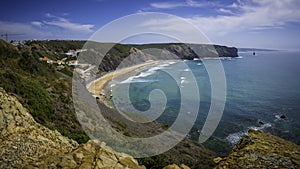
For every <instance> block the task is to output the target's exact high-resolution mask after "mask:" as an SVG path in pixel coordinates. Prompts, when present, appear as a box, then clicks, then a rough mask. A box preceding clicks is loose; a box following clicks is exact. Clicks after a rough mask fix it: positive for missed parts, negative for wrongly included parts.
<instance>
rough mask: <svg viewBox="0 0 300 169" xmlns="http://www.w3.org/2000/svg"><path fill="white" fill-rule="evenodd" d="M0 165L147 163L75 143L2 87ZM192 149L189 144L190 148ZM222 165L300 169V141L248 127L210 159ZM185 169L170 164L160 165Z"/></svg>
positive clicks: (98, 144) (93, 143)
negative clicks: (223, 154) (220, 154)
mask: <svg viewBox="0 0 300 169" xmlns="http://www.w3.org/2000/svg"><path fill="white" fill-rule="evenodd" d="M0 134H1V136H0V168H43V169H44V168H120V169H122V168H133V169H140V168H145V167H144V166H141V165H139V164H138V162H137V161H136V160H135V159H134V158H133V157H131V156H129V155H127V154H124V153H118V152H115V151H114V150H112V149H111V148H110V147H108V146H106V145H105V143H104V142H100V141H98V140H90V141H88V142H87V143H85V144H82V145H79V144H77V143H76V142H75V141H73V140H71V139H68V138H66V137H63V136H62V135H61V134H60V133H59V132H57V131H52V130H50V129H48V128H46V127H44V126H42V125H40V124H38V123H36V122H35V121H34V119H33V118H32V116H31V115H30V114H29V113H28V110H27V109H25V108H24V107H23V106H22V105H21V104H20V103H19V101H18V100H17V99H16V97H14V96H13V95H11V94H8V93H6V92H5V91H4V90H3V89H2V88H0ZM191 148H192V147H191ZM214 161H215V163H216V164H217V166H216V167H215V168H217V169H219V168H220V169H221V168H222V169H224V168H295V169H296V168H300V146H299V145H296V144H294V143H291V142H289V141H286V140H284V139H281V138H279V137H276V136H273V135H270V134H267V133H263V132H260V131H255V130H250V131H249V134H248V135H246V136H245V137H244V138H242V139H241V140H240V142H239V143H238V144H237V145H236V146H235V147H234V148H233V150H232V151H231V153H230V154H229V155H228V156H227V157H224V158H221V157H218V158H215V159H214ZM172 168H173V169H188V166H186V165H184V164H181V165H175V164H172V165H169V166H166V167H164V169H172Z"/></svg>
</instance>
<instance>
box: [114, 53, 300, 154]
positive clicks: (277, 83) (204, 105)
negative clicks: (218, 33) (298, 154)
mask: <svg viewBox="0 0 300 169" xmlns="http://www.w3.org/2000/svg"><path fill="white" fill-rule="evenodd" d="M239 56H240V57H239V58H233V59H224V60H222V61H221V62H222V64H223V67H224V72H225V77H226V85H227V91H226V92H227V93H226V103H225V109H224V112H223V115H222V118H221V121H220V123H219V125H218V127H217V128H216V130H215V131H214V133H213V135H212V137H211V138H210V139H209V140H208V141H207V142H205V143H204V145H206V146H207V147H208V148H210V149H212V150H214V151H217V152H221V153H228V151H229V148H228V147H231V146H233V145H234V144H236V143H237V142H238V141H239V139H240V138H241V137H242V136H243V135H245V134H246V133H247V131H248V129H250V128H252V129H256V130H262V131H265V132H268V133H271V134H274V135H277V136H279V137H282V138H284V139H287V140H290V141H292V142H295V143H297V144H299V143H300V76H299V73H300V66H299V64H300V52H291V51H267V52H263V51H261V52H256V55H253V54H252V52H248V53H247V52H244V53H239ZM183 63H184V64H183ZM186 66H188V68H186ZM139 71H140V72H141V73H138V74H137V75H135V76H133V77H129V78H127V79H125V80H123V81H112V82H111V83H110V85H111V84H112V83H114V85H111V86H113V90H114V92H113V98H114V99H113V100H115V101H118V100H119V101H120V102H122V100H124V99H126V98H125V95H126V94H127V95H128V98H129V101H130V104H131V105H133V107H134V108H135V109H136V110H138V111H141V112H143V111H147V110H148V109H150V108H153V106H152V107H151V104H153V105H156V106H155V107H154V108H153V109H154V110H155V111H156V109H157V111H161V110H160V109H161V106H162V105H163V104H162V103H161V102H165V107H163V109H164V110H163V113H162V114H161V115H160V116H158V117H156V115H155V116H151V115H148V116H149V117H150V118H153V119H156V120H157V121H158V122H161V123H164V124H168V125H170V126H171V125H172V123H174V121H175V120H176V118H177V116H178V112H179V109H180V103H181V101H182V100H184V99H189V100H188V104H187V105H185V106H192V105H193V104H195V105H196V104H197V103H196V101H195V100H193V97H191V98H182V96H181V95H180V91H181V90H180V89H181V88H184V87H186V86H188V85H187V84H189V83H191V81H193V80H196V83H197V85H198V89H199V93H200V106H199V110H198V116H197V118H196V121H195V122H194V127H193V128H192V129H191V131H190V133H189V134H188V137H190V138H191V139H194V140H197V139H198V137H199V133H200V131H201V129H202V127H203V125H204V122H205V119H206V117H207V113H208V110H209V107H210V105H211V83H210V78H209V76H208V73H207V70H206V68H205V66H204V65H203V63H202V62H201V61H199V60H192V61H191V60H189V61H188V60H186V61H167V62H161V63H159V64H156V65H151V66H148V67H146V68H143V70H139ZM168 72H172V74H173V75H172V76H170V75H169V74H168ZM188 72H189V73H192V74H193V77H194V78H193V79H188V77H189V76H185V74H186V73H188ZM174 78H178V79H177V80H178V81H180V83H178V82H177V83H176V80H175V79H174ZM179 84H180V85H179ZM128 85H129V89H128V90H125V88H124V86H128ZM157 89H158V90H159V91H162V92H163V93H164V95H163V98H162V95H161V94H157V95H155V94H153V93H151V91H153V90H157ZM194 90H195V89H192V88H191V89H190V90H189V89H187V90H185V92H187V96H192V95H193V94H194V93H195V91H194ZM149 95H151V100H149ZM162 100H167V101H162ZM126 105H128V104H127V103H124V104H118V105H117V106H118V108H119V109H122V110H123V111H126V110H128V109H127V106H126ZM157 105H158V106H157ZM130 110H131V109H130ZM187 116H188V115H187Z"/></svg>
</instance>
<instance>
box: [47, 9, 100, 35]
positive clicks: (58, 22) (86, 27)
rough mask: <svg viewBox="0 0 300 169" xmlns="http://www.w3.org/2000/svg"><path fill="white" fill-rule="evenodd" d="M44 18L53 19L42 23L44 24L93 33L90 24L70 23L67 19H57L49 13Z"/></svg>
mask: <svg viewBox="0 0 300 169" xmlns="http://www.w3.org/2000/svg"><path fill="white" fill-rule="evenodd" d="M46 16H47V17H49V18H54V20H52V21H44V22H43V23H44V24H47V25H52V26H57V27H60V28H63V29H66V30H70V31H76V32H82V33H91V32H93V30H92V28H93V27H94V25H92V24H79V23H74V22H70V21H69V20H68V19H65V18H62V17H58V16H55V15H52V14H50V13H47V14H46Z"/></svg>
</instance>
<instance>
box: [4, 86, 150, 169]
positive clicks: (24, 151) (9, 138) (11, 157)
mask: <svg viewBox="0 0 300 169" xmlns="http://www.w3.org/2000/svg"><path fill="white" fill-rule="evenodd" d="M0 134H1V136H0V168H120V169H121V168H144V167H143V166H140V165H139V164H138V163H137V161H136V160H135V159H133V158H132V157H131V156H129V155H127V154H123V153H117V152H115V151H113V150H112V149H111V148H109V147H107V146H105V143H103V142H102V143H100V142H99V141H95V140H91V141H89V142H88V143H86V144H83V145H78V144H77V143H76V142H75V141H73V140H71V139H68V138H66V137H63V136H62V135H61V134H60V133H59V132H57V131H52V130H49V129H48V128H46V127H44V126H42V125H40V124H38V123H36V122H35V121H34V119H33V118H32V116H31V115H30V114H29V113H28V111H27V109H25V108H24V107H23V106H22V105H21V104H20V103H19V101H18V100H17V99H16V98H15V97H13V96H12V95H10V94H7V93H6V92H5V91H4V90H3V89H2V88H0Z"/></svg>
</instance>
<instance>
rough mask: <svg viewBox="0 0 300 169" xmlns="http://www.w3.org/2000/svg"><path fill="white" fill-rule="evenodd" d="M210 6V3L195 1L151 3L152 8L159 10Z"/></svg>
mask: <svg viewBox="0 0 300 169" xmlns="http://www.w3.org/2000/svg"><path fill="white" fill-rule="evenodd" d="M208 4H209V3H200V2H197V1H194V0H186V1H184V2H174V1H166V2H156V3H151V4H150V6H151V7H153V8H157V9H173V8H178V7H203V6H206V5H208Z"/></svg>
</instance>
